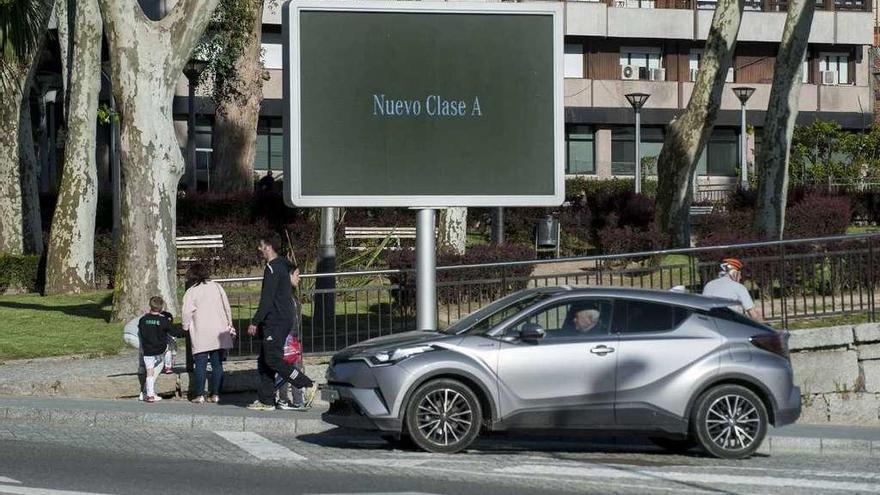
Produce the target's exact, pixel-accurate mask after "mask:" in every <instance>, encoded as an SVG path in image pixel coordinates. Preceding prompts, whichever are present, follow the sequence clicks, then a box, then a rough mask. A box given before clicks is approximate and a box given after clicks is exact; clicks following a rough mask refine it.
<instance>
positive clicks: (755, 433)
mask: <svg viewBox="0 0 880 495" xmlns="http://www.w3.org/2000/svg"><path fill="white" fill-rule="evenodd" d="M767 426H768V415H767V408H766V407H765V406H764V402H763V401H761V399H760V397H758V396H757V395H756V394H755V393H754V392H752V391H751V390H749V389H747V388H745V387H742V386H739V385H721V386H719V387H715V388H713V389H710V390H709V391H707V392H706V393H704V394H703V395H702V396H701V397H700V398H699V399H698V400H697V404H696V415H695V416H694V424H693V429H694V433H695V436H696V439H697V441H698V442H699V443H700V446H702V447H703V449H705V450H706V452H708V453H709V454H711V455H713V456H715V457H720V458H722V459H743V458H746V457H749V456H750V455H752V454H753V453H755V451H756V450H758V448H759V447H760V446H761V442H763V441H764V437H765V436H766V435H767Z"/></svg>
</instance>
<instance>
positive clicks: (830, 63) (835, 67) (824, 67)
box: [819, 53, 849, 84]
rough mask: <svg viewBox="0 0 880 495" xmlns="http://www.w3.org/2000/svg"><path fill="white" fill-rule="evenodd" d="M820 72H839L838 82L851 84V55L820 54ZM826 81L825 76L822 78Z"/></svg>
mask: <svg viewBox="0 0 880 495" xmlns="http://www.w3.org/2000/svg"><path fill="white" fill-rule="evenodd" d="M819 71H820V72H829V71H836V72H837V84H849V55H848V54H846V53H821V54H819ZM822 81H823V82H824V81H825V78H824V77H823V78H822Z"/></svg>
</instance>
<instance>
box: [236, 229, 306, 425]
mask: <svg viewBox="0 0 880 495" xmlns="http://www.w3.org/2000/svg"><path fill="white" fill-rule="evenodd" d="M280 250H281V240H280V239H279V238H277V236H267V238H264V239H261V240H260V252H261V253H262V254H263V258H265V260H266V262H267V263H266V268H265V270H263V286H262V289H261V291H260V306H259V307H258V308H257V312H256V314H255V315H254V317H253V319H252V320H251V325H250V326H249V327H248V330H247V331H248V335H251V336H256V335H257V332H258V330H259V332H260V336H261V338H262V344H261V346H260V357H259V360H258V361H257V370H258V372H259V374H260V386H259V389H258V390H257V400H256V401H254V403H253V404H251V405H250V406H248V408H249V409H256V410H265V411H273V410H275V374H276V373H277V374H278V375H280V376H282V377H284V379H285V380H286V381H288V382H289V383H290V384H291V385H293V386H294V387H297V388H308V387H311V386H312V380H311V379H309V377H307V376H306V375H305V373H303V372H301V371H299V370H297V369H296V367H295V366H294V365H292V364H287V363H285V362H284V359H283V356H284V340H285V339H286V338H287V334H288V333H290V329H291V327H292V326H293V318H294V308H293V288H292V286H291V284H290V270H291V265H290V263H289V262H288V261H287V259H285V258H284V257H282V256H278V252H279V251H280Z"/></svg>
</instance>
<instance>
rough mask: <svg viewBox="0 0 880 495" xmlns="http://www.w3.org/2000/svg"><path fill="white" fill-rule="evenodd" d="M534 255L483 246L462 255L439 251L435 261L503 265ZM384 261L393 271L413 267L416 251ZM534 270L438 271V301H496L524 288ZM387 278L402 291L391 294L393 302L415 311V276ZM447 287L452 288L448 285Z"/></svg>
mask: <svg viewBox="0 0 880 495" xmlns="http://www.w3.org/2000/svg"><path fill="white" fill-rule="evenodd" d="M534 254H535V252H534V248H533V247H532V246H527V245H521V244H505V245H503V246H493V245H482V246H473V247H471V248H470V249H468V250H467V251H466V252H465V254H464V255H460V254H457V253H454V252H452V251H450V250H442V251H440V252H439V253H438V254H437V261H438V265H439V266H450V265H473V264H484V263H503V262H506V261H524V260H530V259H534ZM387 260H388V265H389V268H392V269H409V268H413V267H414V266H415V251H413V250H410V249H402V250H399V251H394V252H391V253H389V254H388V257H387ZM533 268H534V267H533V266H532V265H521V266H514V267H507V268H504V269H499V268H497V267H477V268H465V269H457V270H439V271H438V272H437V282H438V284H437V285H438V290H437V295H438V300H439V302H440V303H441V304H454V303H463V302H469V301H484V300H492V299H497V298H499V297H501V296H503V295H505V294H508V293H510V292H513V291H517V290H520V289H524V288H526V287H527V286H528V277H529V276H530V275H531V273H532V270H533ZM389 279H390V280H391V282H392V283H393V284H396V285H398V286H400V288H401V290H399V291H396V292H395V293H394V295H395V301H396V303H397V304H398V305H400V307H401V308H402V309H403V310H404V311H407V312H410V311H412V310H414V309H415V276H414V275H413V274H411V273H409V274H396V275H391V276H390V277H389ZM486 280H492V282H483V281H486ZM496 280H497V281H496ZM449 284H454V285H452V286H449Z"/></svg>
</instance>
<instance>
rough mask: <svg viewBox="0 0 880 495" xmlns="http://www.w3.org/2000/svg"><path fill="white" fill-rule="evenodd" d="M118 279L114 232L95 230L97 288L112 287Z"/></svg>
mask: <svg viewBox="0 0 880 495" xmlns="http://www.w3.org/2000/svg"><path fill="white" fill-rule="evenodd" d="M115 280H116V249H115V248H114V247H113V232H112V231H106V230H99V231H97V232H95V285H96V287H97V288H99V289H100V288H104V289H112V288H113V287H114V283H115Z"/></svg>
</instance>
